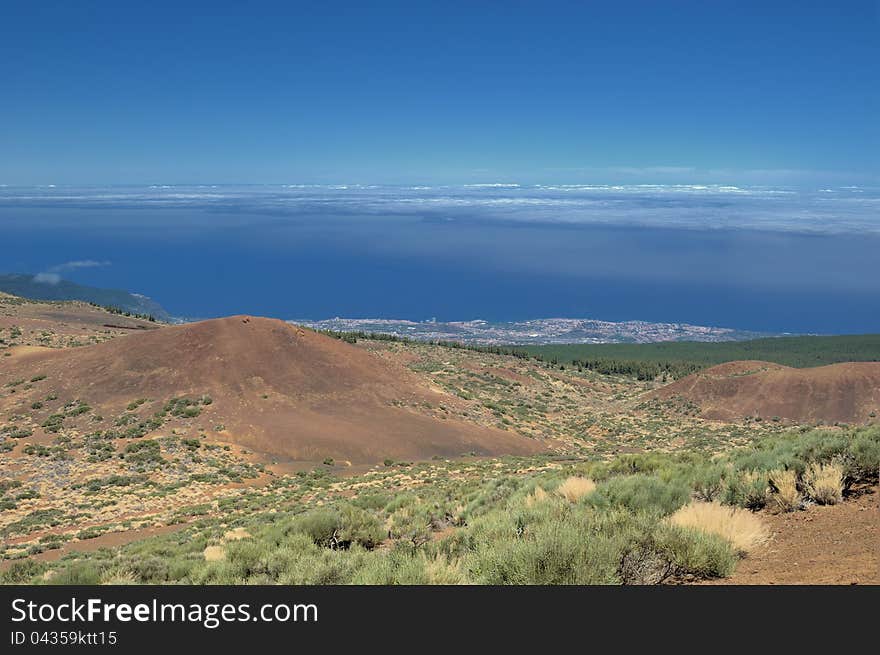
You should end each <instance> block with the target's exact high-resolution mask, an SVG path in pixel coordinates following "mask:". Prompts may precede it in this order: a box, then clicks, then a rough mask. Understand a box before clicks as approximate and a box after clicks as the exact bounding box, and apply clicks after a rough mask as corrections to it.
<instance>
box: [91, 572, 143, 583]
mask: <svg viewBox="0 0 880 655" xmlns="http://www.w3.org/2000/svg"><path fill="white" fill-rule="evenodd" d="M100 584H102V585H135V584H138V579H137V576H136V575H135V574H134V573H133V572H132V571H131V570H130V569H127V568H113V569H110V570H109V571H105V572H104V574H103V575H102V576H101V581H100Z"/></svg>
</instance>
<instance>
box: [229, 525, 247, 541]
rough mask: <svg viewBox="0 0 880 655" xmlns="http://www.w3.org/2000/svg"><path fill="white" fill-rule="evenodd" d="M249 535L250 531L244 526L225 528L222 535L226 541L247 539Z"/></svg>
mask: <svg viewBox="0 0 880 655" xmlns="http://www.w3.org/2000/svg"><path fill="white" fill-rule="evenodd" d="M250 536H251V533H250V532H248V531H247V530H245V529H244V528H234V529H232V530H227V531H226V533H225V534H224V535H223V539H225V540H226V541H238V540H239V539H247V538H248V537H250Z"/></svg>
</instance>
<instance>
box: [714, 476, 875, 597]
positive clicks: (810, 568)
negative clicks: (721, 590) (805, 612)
mask: <svg viewBox="0 0 880 655" xmlns="http://www.w3.org/2000/svg"><path fill="white" fill-rule="evenodd" d="M877 492H878V488H877V487H876V486H875V487H873V488H870V489H866V490H865V493H863V494H861V495H860V496H858V497H857V498H854V499H852V500H848V501H846V502H844V503H842V504H840V505H832V506H820V505H816V506H812V507H810V508H809V509H807V510H806V511H803V512H791V513H789V514H778V515H775V516H774V515H771V514H765V515H763V517H762V518H763V519H764V520H765V521H766V523H767V525H768V526H769V528H770V531H771V534H772V536H771V538H770V540H769V541H768V542H767V543H766V544H764V545H763V546H760V547H759V548H758V549H756V550H755V551H754V552H752V553H751V554H750V555H749V556H748V557H746V558H745V559H744V560H742V561H741V562H740V563H739V565H738V566H737V570H736V572H735V573H734V574H733V576H731V577H729V578H725V579H723V580H717V581H713V584H735V585H737V584H738V585H751V584H764V585H776V584H835V585H849V584H880V493H877Z"/></svg>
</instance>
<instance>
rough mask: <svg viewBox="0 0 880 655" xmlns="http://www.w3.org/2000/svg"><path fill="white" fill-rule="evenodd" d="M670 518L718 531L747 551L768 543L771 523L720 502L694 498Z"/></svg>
mask: <svg viewBox="0 0 880 655" xmlns="http://www.w3.org/2000/svg"><path fill="white" fill-rule="evenodd" d="M669 520H670V521H671V522H672V523H673V524H674V525H678V526H681V527H687V528H695V529H697V530H702V531H703V532H708V533H710V534H715V535H718V536H719V537H722V538H724V539H727V540H728V541H730V542H731V543H732V544H733V545H734V547H735V548H736V549H737V550H738V551H740V552H744V553H747V552H749V551H751V550H752V549H754V548H755V546H758V545H760V544H762V543H764V542H765V541H766V540H767V537H768V531H767V527H766V526H765V525H764V522H763V521H761V519H760V518H759V517H757V516H755V515H754V514H752V513H751V512H749V511H747V510H744V509H739V508H738V507H728V506H726V505H722V504H721V503H719V502H711V503H706V502H702V501H698V502H692V503H690V504H689V505H685V506H684V507H682V508H681V509H680V510H678V511H677V512H675V514H673V515H672V516H670V517H669Z"/></svg>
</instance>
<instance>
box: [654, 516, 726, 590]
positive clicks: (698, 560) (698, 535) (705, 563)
mask: <svg viewBox="0 0 880 655" xmlns="http://www.w3.org/2000/svg"><path fill="white" fill-rule="evenodd" d="M657 542H658V545H659V547H660V548H661V549H663V550H665V551H666V552H668V553H669V555H670V558H671V560H672V562H673V563H674V565H675V572H676V574H677V575H693V576H696V577H699V578H723V577H726V576H728V575H730V574H731V573H733V570H734V568H735V567H736V562H737V555H736V553H735V552H734V549H733V547H732V546H731V544H730V542H728V541H727V540H725V539H723V538H721V537H719V536H717V535H714V534H709V533H707V532H703V531H700V530H694V529H692V528H682V527H679V526H673V525H663V526H662V527H660V528H659V530H658V533H657Z"/></svg>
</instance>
